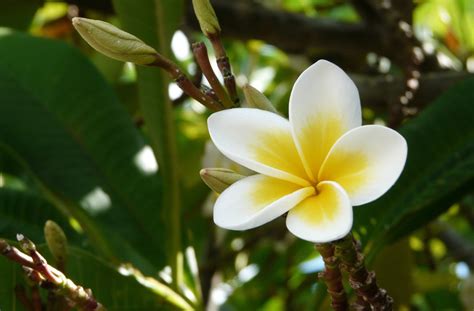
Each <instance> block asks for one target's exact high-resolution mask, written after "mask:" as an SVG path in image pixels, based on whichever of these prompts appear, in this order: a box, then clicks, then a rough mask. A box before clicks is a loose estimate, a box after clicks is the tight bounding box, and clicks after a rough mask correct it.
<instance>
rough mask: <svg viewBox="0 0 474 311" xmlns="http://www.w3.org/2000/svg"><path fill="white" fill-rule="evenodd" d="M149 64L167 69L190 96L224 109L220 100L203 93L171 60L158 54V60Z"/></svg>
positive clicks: (216, 109)
mask: <svg viewBox="0 0 474 311" xmlns="http://www.w3.org/2000/svg"><path fill="white" fill-rule="evenodd" d="M148 66H153V67H159V68H161V69H163V70H165V71H166V72H167V73H168V75H169V76H170V77H171V78H172V79H173V80H174V81H175V82H176V84H177V85H178V86H179V88H180V89H181V90H183V92H184V93H186V94H187V95H188V96H190V97H192V98H194V99H195V100H197V101H198V102H200V103H201V104H203V105H204V106H206V107H207V108H209V109H211V110H213V111H218V110H222V109H223V107H222V105H221V104H219V102H217V101H216V100H215V99H214V98H212V97H210V96H209V95H207V94H205V93H203V92H202V91H201V90H200V89H198V88H197V87H196V86H195V85H194V83H193V82H192V81H191V80H190V79H189V78H188V77H187V76H186V74H184V73H183V72H182V71H181V69H180V68H179V67H178V65H176V64H175V63H173V62H172V61H171V60H169V59H167V58H165V57H163V56H161V55H159V54H157V57H156V61H155V62H154V63H151V64H149V65H148Z"/></svg>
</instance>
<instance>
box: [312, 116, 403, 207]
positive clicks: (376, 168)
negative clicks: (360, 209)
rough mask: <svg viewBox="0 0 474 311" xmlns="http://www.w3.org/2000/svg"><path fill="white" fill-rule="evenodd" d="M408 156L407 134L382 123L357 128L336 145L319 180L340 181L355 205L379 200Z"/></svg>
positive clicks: (397, 174) (394, 179)
mask: <svg viewBox="0 0 474 311" xmlns="http://www.w3.org/2000/svg"><path fill="white" fill-rule="evenodd" d="M406 157H407V143H406V141H405V138H403V136H402V135H400V134H399V133H397V132H396V131H394V130H392V129H389V128H387V127H384V126H379V125H366V126H361V127H358V128H355V129H353V130H351V131H350V132H348V133H346V134H345V135H344V136H342V137H341V138H340V139H339V140H338V141H337V142H336V144H335V145H334V146H333V148H332V149H331V151H330V152H329V154H328V157H327V159H326V160H325V161H324V164H323V166H322V168H321V171H320V173H319V180H321V181H322V180H331V181H335V182H337V183H338V184H340V185H341V186H342V187H343V188H344V190H345V191H346V192H347V194H348V195H349V198H350V200H351V203H352V205H353V206H356V205H362V204H365V203H368V202H371V201H374V200H376V199H377V198H379V197H380V196H382V195H383V194H384V193H385V192H387V190H388V189H390V187H392V185H393V184H394V183H395V181H397V179H398V177H399V176H400V174H401V172H402V170H403V167H404V166H405V161H406Z"/></svg>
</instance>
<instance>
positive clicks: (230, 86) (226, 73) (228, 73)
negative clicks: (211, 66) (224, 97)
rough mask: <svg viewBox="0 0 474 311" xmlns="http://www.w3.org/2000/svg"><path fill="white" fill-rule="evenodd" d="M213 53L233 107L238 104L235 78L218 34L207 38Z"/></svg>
mask: <svg viewBox="0 0 474 311" xmlns="http://www.w3.org/2000/svg"><path fill="white" fill-rule="evenodd" d="M209 40H210V41H211V44H212V47H213V49H214V53H216V62H217V67H219V70H220V71H221V74H222V77H223V78H224V85H225V87H226V89H227V92H228V93H229V95H230V98H231V100H232V102H233V104H234V105H238V104H239V96H238V94H237V86H236V84H235V78H234V75H233V74H232V68H231V66H230V61H229V57H227V54H226V52H225V48H224V45H223V44H222V40H221V35H220V33H216V34H213V35H210V36H209Z"/></svg>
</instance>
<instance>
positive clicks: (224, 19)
mask: <svg viewBox="0 0 474 311" xmlns="http://www.w3.org/2000/svg"><path fill="white" fill-rule="evenodd" d="M188 1H189V0H188ZM189 2H191V1H189ZM212 4H213V6H214V9H215V11H216V14H217V16H218V17H219V22H220V24H221V27H222V35H223V36H225V37H230V38H234V39H240V40H249V39H258V40H263V41H265V42H267V43H269V44H272V45H275V46H277V47H279V48H281V49H282V50H285V51H286V52H289V53H297V54H308V53H310V52H311V51H314V50H316V49H324V50H325V51H332V52H339V53H345V54H351V53H354V52H362V51H364V52H366V51H368V50H373V51H380V50H381V49H382V48H383V47H382V46H381V45H380V44H379V42H380V40H379V38H378V37H377V33H376V32H375V30H373V29H370V28H369V27H367V26H365V25H363V24H350V23H341V22H337V21H334V20H329V19H320V18H318V19H315V18H310V17H306V16H304V15H302V14H295V13H288V12H283V11H277V10H271V9H268V8H265V7H263V6H262V5H258V4H256V3H252V4H250V3H247V2H240V1H227V0H214V1H212ZM186 24H187V25H189V26H191V27H192V28H193V29H195V30H199V25H198V23H197V20H196V18H195V16H194V12H193V10H192V6H190V5H188V6H187V11H186Z"/></svg>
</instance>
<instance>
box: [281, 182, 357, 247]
mask: <svg viewBox="0 0 474 311" xmlns="http://www.w3.org/2000/svg"><path fill="white" fill-rule="evenodd" d="M317 190H318V194H317V195H313V196H310V197H308V198H306V199H305V200H304V201H302V202H301V203H299V204H298V205H296V206H295V207H294V208H293V209H291V210H290V211H289V212H288V216H287V217H286V226H287V227H288V230H290V232H291V233H293V234H294V235H295V236H297V237H299V238H300V239H303V240H306V241H310V242H314V243H325V242H330V241H334V240H337V239H340V238H342V237H344V236H345V235H347V233H349V231H350V230H351V228H352V206H351V203H350V201H349V197H348V196H347V194H346V192H345V191H344V189H343V188H342V187H341V186H340V185H338V184H337V183H335V182H331V181H324V182H320V183H319V184H318V186H317Z"/></svg>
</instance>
